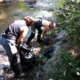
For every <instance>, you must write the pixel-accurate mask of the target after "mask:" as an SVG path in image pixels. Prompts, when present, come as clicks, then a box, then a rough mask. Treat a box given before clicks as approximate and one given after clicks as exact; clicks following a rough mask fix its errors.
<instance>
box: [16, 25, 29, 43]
mask: <svg viewBox="0 0 80 80" xmlns="http://www.w3.org/2000/svg"><path fill="white" fill-rule="evenodd" d="M20 33H21V35H20V37H19V38H18V39H17V43H18V44H21V43H22V42H23V39H24V37H25V36H26V34H27V33H28V28H27V26H23V27H21V28H20Z"/></svg>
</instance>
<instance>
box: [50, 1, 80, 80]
mask: <svg viewBox="0 0 80 80" xmlns="http://www.w3.org/2000/svg"><path fill="white" fill-rule="evenodd" d="M79 5H80V3H77V2H76V0H75V2H74V4H73V3H71V1H70V2H69V4H67V5H65V7H66V9H67V10H66V12H64V13H63V14H62V15H59V14H58V15H59V16H58V20H59V23H58V28H57V30H65V31H66V33H68V35H69V39H68V43H69V44H70V45H71V49H73V50H74V54H77V55H76V56H73V55H72V54H73V53H72V51H71V49H70V50H69V51H65V50H64V49H63V50H62V51H61V52H60V55H58V56H57V58H56V64H55V65H51V68H52V69H53V74H51V77H52V78H53V79H54V80H80V53H79V46H80V7H79Z"/></svg>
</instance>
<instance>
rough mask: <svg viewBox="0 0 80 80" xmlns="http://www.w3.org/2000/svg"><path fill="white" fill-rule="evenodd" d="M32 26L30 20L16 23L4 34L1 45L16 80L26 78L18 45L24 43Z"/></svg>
mask: <svg viewBox="0 0 80 80" xmlns="http://www.w3.org/2000/svg"><path fill="white" fill-rule="evenodd" d="M27 23H28V24H27ZM31 24H32V22H30V24H29V22H28V20H17V21H14V22H13V23H11V24H10V25H9V27H8V28H7V29H6V30H5V32H4V33H3V34H2V39H1V44H2V46H3V48H4V49H5V51H6V54H7V56H8V59H9V62H10V66H11V68H12V70H13V72H14V77H15V78H22V77H25V76H26V74H25V73H22V72H21V68H20V67H19V64H18V61H17V55H16V54H17V52H18V49H17V45H20V44H21V43H22V42H23V39H24V37H25V36H26V34H27V33H28V26H30V25H31Z"/></svg>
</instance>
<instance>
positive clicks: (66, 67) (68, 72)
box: [52, 51, 80, 80]
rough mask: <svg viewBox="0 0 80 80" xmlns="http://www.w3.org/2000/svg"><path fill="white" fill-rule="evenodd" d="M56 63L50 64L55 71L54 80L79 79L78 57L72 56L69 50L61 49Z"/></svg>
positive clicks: (79, 60) (79, 62)
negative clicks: (58, 60)
mask: <svg viewBox="0 0 80 80" xmlns="http://www.w3.org/2000/svg"><path fill="white" fill-rule="evenodd" d="M60 60H61V62H59V63H58V64H57V65H54V66H52V67H53V69H55V73H54V74H52V78H53V79H54V80H80V66H79V65H80V59H78V57H73V56H72V54H71V52H65V51H62V53H61V55H60Z"/></svg>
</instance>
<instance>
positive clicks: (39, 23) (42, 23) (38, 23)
mask: <svg viewBox="0 0 80 80" xmlns="http://www.w3.org/2000/svg"><path fill="white" fill-rule="evenodd" d="M24 20H25V21H26V20H29V21H28V22H29V23H27V24H30V22H32V25H31V35H30V36H29V38H28V40H27V42H26V44H27V45H28V46H29V43H30V41H31V40H32V39H33V38H34V36H35V30H36V29H37V30H38V35H37V42H42V39H41V38H43V39H44V38H45V37H46V36H45V34H46V33H47V32H48V30H49V29H50V28H54V27H55V26H56V23H55V22H51V21H48V20H44V19H42V18H38V19H35V18H34V17H32V16H28V17H25V18H24ZM41 27H43V28H44V29H43V31H42V29H41ZM41 35H42V37H41Z"/></svg>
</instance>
